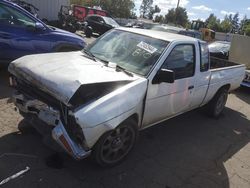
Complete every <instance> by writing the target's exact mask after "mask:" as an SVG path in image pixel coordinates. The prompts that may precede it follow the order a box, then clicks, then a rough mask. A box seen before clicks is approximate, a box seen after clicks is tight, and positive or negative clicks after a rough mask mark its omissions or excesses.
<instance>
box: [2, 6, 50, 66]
mask: <svg viewBox="0 0 250 188" xmlns="http://www.w3.org/2000/svg"><path fill="white" fill-rule="evenodd" d="M35 24H36V21H35V20H33V19H32V18H31V17H29V16H27V15H26V14H25V13H24V12H23V10H21V9H19V8H17V7H14V6H11V5H7V4H4V3H3V4H2V3H0V60H1V61H6V62H10V61H12V60H14V59H17V58H19V57H22V56H24V55H29V54H34V53H42V52H47V51H48V49H50V44H51V42H50V41H43V40H42V37H41V33H39V32H36V30H35Z"/></svg>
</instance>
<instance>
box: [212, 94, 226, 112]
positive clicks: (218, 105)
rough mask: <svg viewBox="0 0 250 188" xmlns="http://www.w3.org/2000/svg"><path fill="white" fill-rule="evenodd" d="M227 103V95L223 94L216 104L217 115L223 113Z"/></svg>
mask: <svg viewBox="0 0 250 188" xmlns="http://www.w3.org/2000/svg"><path fill="white" fill-rule="evenodd" d="M226 101H227V95H226V93H223V94H221V95H220V97H219V98H218V100H217V103H216V108H215V113H216V115H218V114H220V113H221V112H222V110H223V109H224V107H225V104H226Z"/></svg>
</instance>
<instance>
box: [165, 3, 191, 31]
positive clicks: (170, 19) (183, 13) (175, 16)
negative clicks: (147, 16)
mask: <svg viewBox="0 0 250 188" xmlns="http://www.w3.org/2000/svg"><path fill="white" fill-rule="evenodd" d="M165 23H174V24H176V25H181V26H183V27H186V25H187V23H188V16H187V10H186V9H185V8H182V7H178V8H176V9H174V8H172V9H170V10H169V11H168V13H167V14H166V15H165Z"/></svg>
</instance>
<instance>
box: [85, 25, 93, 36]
mask: <svg viewBox="0 0 250 188" xmlns="http://www.w3.org/2000/svg"><path fill="white" fill-rule="evenodd" d="M84 33H85V35H86V37H88V38H90V37H91V36H92V33H93V31H92V29H90V28H89V27H87V28H86V29H85V30H84Z"/></svg>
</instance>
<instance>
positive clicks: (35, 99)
mask: <svg viewBox="0 0 250 188" xmlns="http://www.w3.org/2000/svg"><path fill="white" fill-rule="evenodd" d="M11 84H12V85H14V87H15V89H16V92H15V93H14V94H13V100H14V103H15V105H16V107H17V108H18V109H19V112H20V114H22V115H23V116H24V117H29V118H31V117H32V118H37V119H39V120H41V121H42V122H44V123H45V124H46V125H48V126H49V127H50V129H51V136H52V138H53V139H54V140H55V141H56V142H57V143H58V144H59V145H60V146H61V147H62V148H63V149H64V150H65V151H66V152H67V153H68V154H69V155H71V156H72V157H73V158H75V159H77V160H79V159H83V158H85V157H87V156H88V155H89V154H90V153H91V150H90V149H89V148H88V147H87V145H86V143H85V138H84V135H83V132H82V129H81V127H80V126H79V125H78V124H77V123H76V121H75V119H74V115H73V114H72V113H71V110H70V106H66V105H65V104H63V103H61V102H60V101H58V100H57V99H55V98H54V97H52V96H50V95H48V94H46V93H44V92H43V91H41V90H39V89H38V88H34V87H33V86H30V85H29V84H28V83H25V82H24V81H21V80H18V79H16V78H15V77H11Z"/></svg>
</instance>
